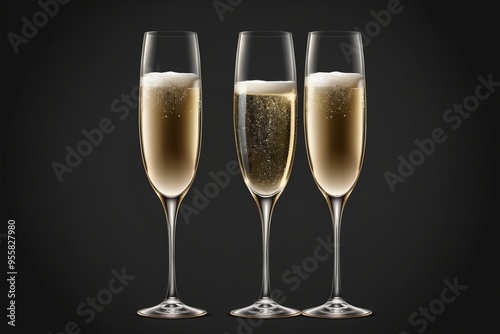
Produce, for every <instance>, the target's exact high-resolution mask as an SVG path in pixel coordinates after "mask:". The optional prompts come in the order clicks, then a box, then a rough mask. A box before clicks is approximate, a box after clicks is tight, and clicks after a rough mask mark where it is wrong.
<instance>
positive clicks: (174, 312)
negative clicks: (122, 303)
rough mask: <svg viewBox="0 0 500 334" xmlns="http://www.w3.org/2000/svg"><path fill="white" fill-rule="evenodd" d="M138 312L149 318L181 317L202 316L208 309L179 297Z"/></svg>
mask: <svg viewBox="0 0 500 334" xmlns="http://www.w3.org/2000/svg"><path fill="white" fill-rule="evenodd" d="M137 314H138V315H140V316H143V317H149V318H160V319H181V318H194V317H201V316H202V315H205V314H207V311H205V310H201V309H198V308H194V307H190V306H187V305H185V304H184V303H182V302H181V301H180V300H179V299H177V298H169V299H165V300H164V301H163V302H161V303H160V304H158V305H156V306H153V307H149V308H145V309H142V310H139V311H137Z"/></svg>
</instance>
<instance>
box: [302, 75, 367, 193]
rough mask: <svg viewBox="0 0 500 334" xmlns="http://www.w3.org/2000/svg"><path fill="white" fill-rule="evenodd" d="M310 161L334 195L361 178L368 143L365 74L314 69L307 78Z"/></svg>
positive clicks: (324, 186) (324, 187)
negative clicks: (366, 143)
mask: <svg viewBox="0 0 500 334" xmlns="http://www.w3.org/2000/svg"><path fill="white" fill-rule="evenodd" d="M305 101H306V104H305V127H306V136H307V140H306V142H307V145H308V154H309V163H310V166H311V170H312V173H313V176H314V179H315V180H316V183H317V184H318V186H319V187H320V188H321V189H322V190H323V191H324V192H326V193H327V194H328V195H330V196H342V195H345V194H347V193H349V192H350V191H351V190H352V188H353V187H354V185H355V184H356V181H357V179H358V176H359V173H360V170H361V165H362V162H363V152H364V145H365V89H364V76H362V75H361V74H357V73H342V72H331V73H314V74H311V75H309V76H307V77H306V80H305Z"/></svg>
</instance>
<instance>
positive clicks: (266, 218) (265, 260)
mask: <svg viewBox="0 0 500 334" xmlns="http://www.w3.org/2000/svg"><path fill="white" fill-rule="evenodd" d="M277 198H278V196H277V195H275V196H272V197H259V196H256V201H257V205H258V207H259V213H260V219H261V222H262V290H261V292H260V298H259V299H271V282H270V278H269V236H270V232H271V215H272V213H273V209H274V204H275V203H276V199H277Z"/></svg>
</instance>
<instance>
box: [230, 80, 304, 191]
mask: <svg viewBox="0 0 500 334" xmlns="http://www.w3.org/2000/svg"><path fill="white" fill-rule="evenodd" d="M234 122H235V129H236V131H235V135H236V141H237V145H236V147H237V148H238V158H239V162H240V166H241V169H242V174H243V178H244V180H245V183H246V185H247V186H248V188H249V189H250V190H251V191H252V192H254V193H255V194H257V195H259V196H262V197H266V196H272V195H275V194H277V193H279V192H281V191H282V190H283V189H284V188H285V186H286V183H287V181H288V178H289V177H290V172H291V166H292V163H293V157H294V153H295V152H294V147H295V140H296V124H297V91H296V84H295V82H291V81H260V80H255V81H254V80H252V81H242V82H238V83H236V84H235V94H234Z"/></svg>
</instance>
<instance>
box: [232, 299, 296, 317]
mask: <svg viewBox="0 0 500 334" xmlns="http://www.w3.org/2000/svg"><path fill="white" fill-rule="evenodd" d="M230 313H231V315H234V316H235V317H242V318H258V319H275V318H290V317H295V316H298V315H300V311H299V310H295V309H293V308H288V307H284V306H281V305H280V304H278V303H276V302H275V301H274V300H272V299H271V298H262V299H259V300H257V301H256V302H255V303H253V304H252V305H250V306H247V307H244V308H240V309H237V310H232V311H231V312H230Z"/></svg>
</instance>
